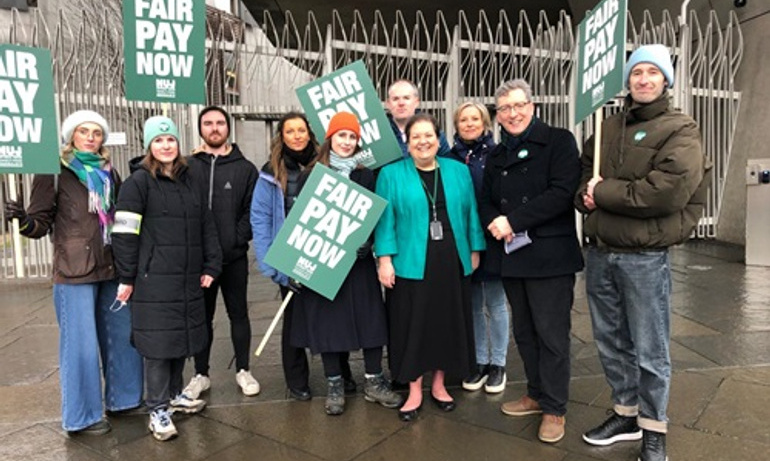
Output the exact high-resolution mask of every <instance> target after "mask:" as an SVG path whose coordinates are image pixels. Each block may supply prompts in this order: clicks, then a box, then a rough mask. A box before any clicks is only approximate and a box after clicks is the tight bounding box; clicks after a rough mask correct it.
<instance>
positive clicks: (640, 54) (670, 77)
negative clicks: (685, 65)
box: [623, 45, 674, 88]
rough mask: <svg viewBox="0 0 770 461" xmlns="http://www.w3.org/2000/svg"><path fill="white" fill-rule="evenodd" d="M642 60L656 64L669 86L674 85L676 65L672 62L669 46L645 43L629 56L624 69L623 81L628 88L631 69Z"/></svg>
mask: <svg viewBox="0 0 770 461" xmlns="http://www.w3.org/2000/svg"><path fill="white" fill-rule="evenodd" d="M640 62H648V63H650V64H654V65H655V66H656V67H657V68H658V69H660V71H661V72H663V76H664V77H666V82H668V87H669V88H673V87H674V66H673V65H672V64H671V55H669V54H668V48H666V46H665V45H644V46H640V47H639V48H637V49H636V50H635V51H634V52H633V53H631V57H630V58H628V62H627V63H626V67H625V69H623V82H624V84H625V85H626V88H628V76H629V75H630V74H631V69H633V68H634V66H635V65H637V64H639V63H640Z"/></svg>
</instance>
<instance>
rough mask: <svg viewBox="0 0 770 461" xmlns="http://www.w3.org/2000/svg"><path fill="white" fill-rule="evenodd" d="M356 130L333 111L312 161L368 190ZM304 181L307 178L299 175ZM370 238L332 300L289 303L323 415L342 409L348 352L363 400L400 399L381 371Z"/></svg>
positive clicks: (383, 325) (381, 336)
mask: <svg viewBox="0 0 770 461" xmlns="http://www.w3.org/2000/svg"><path fill="white" fill-rule="evenodd" d="M360 132H361V127H360V125H359V123H358V119H357V118H356V116H355V115H353V114H351V113H349V112H339V113H337V114H336V115H335V116H334V117H332V119H331V120H330V121H329V127H328V128H327V131H326V139H325V141H324V143H323V145H322V146H321V148H320V150H319V153H318V156H317V157H316V159H315V160H314V161H313V162H312V163H311V164H310V165H308V169H307V174H308V175H309V174H310V172H311V171H312V169H313V167H314V166H315V165H316V164H318V163H321V164H323V165H326V166H328V167H330V168H331V169H332V170H334V171H336V172H337V173H339V174H341V175H343V176H345V177H347V178H349V179H350V180H351V181H353V182H355V183H357V184H359V185H361V186H363V187H365V188H367V189H369V190H372V191H373V190H374V174H373V173H372V171H371V170H369V169H367V168H364V167H363V166H362V165H361V164H360V163H359V160H358V156H357V155H356V154H357V153H358V152H359V151H360V147H359V145H358V139H359V136H360ZM305 178H307V176H305ZM371 248H372V246H371V238H370V240H369V241H367V242H366V243H364V244H363V245H362V246H361V247H360V248H359V249H358V252H357V253H358V259H357V260H356V262H355V264H353V267H352V268H351V269H350V272H349V273H348V276H347V278H346V279H345V281H344V282H343V283H342V286H341V287H340V289H339V291H338V292H337V296H336V297H335V298H334V300H333V301H329V300H328V299H326V298H324V297H323V296H321V295H318V294H316V293H315V292H313V291H310V290H303V292H302V296H299V297H298V298H297V299H296V301H295V303H296V304H295V311H294V322H295V323H294V329H293V331H292V336H291V342H292V345H293V346H295V347H308V348H310V351H311V352H312V353H314V354H317V353H320V354H321V358H322V360H323V364H324V373H325V374H326V378H327V383H328V393H327V397H326V405H325V410H326V413H327V414H328V415H339V414H342V413H343V412H344V411H345V393H344V389H343V384H344V383H343V378H342V370H341V366H340V363H341V362H342V361H343V360H342V359H343V357H344V355H346V354H347V352H348V351H354V350H359V349H363V355H364V368H365V375H364V376H365V378H366V384H365V385H364V398H365V399H366V400H367V401H369V402H377V403H379V404H381V405H383V406H385V407H387V408H396V407H398V406H400V405H401V396H399V395H398V394H396V393H394V392H393V391H391V390H390V388H389V386H388V384H387V380H386V379H385V377H384V376H383V373H382V347H383V346H384V345H385V344H387V339H388V329H387V320H386V317H385V306H384V304H383V301H382V292H381V291H380V285H379V282H378V281H377V268H376V266H375V263H374V257H373V256H372V250H371Z"/></svg>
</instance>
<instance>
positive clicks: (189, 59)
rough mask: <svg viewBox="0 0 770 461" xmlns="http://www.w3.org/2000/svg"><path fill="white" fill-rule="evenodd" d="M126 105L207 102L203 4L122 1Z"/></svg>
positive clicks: (195, 1) (164, 0)
mask: <svg viewBox="0 0 770 461" xmlns="http://www.w3.org/2000/svg"><path fill="white" fill-rule="evenodd" d="M123 32H124V35H125V38H124V40H123V55H124V57H125V76H126V77H125V78H126V99H129V100H134V101H163V102H169V103H171V102H182V103H193V104H203V103H205V102H206V80H205V58H206V48H205V39H206V3H205V1H204V0H124V1H123Z"/></svg>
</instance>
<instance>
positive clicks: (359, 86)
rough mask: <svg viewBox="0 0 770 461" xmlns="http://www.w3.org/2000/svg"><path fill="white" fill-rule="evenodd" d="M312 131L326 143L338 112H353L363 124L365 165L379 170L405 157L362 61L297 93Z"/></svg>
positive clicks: (362, 147)
mask: <svg viewBox="0 0 770 461" xmlns="http://www.w3.org/2000/svg"><path fill="white" fill-rule="evenodd" d="M297 97H298V98H299V102H300V104H302V108H303V109H304V110H305V113H306V114H307V117H308V120H309V121H310V129H312V130H313V133H315V134H316V137H318V139H323V138H324V135H325V134H326V127H327V126H328V125H329V120H331V118H332V117H333V116H334V114H336V113H337V112H341V111H346V112H351V113H353V114H355V115H356V117H358V121H359V122H360V123H361V141H360V142H361V149H362V151H361V152H362V154H361V155H362V157H363V164H364V166H366V167H367V168H372V169H374V168H379V167H381V166H383V165H386V164H388V163H390V162H392V161H394V160H398V159H400V158H401V157H402V153H401V148H400V147H399V145H398V140H396V136H395V135H394V134H393V130H392V129H391V128H390V122H389V121H388V117H387V115H386V114H385V110H384V109H383V108H382V102H381V101H380V99H379V97H377V92H376V91H375V90H374V85H373V84H372V79H371V78H369V74H368V73H367V72H366V67H365V66H364V63H363V62H362V61H356V62H354V63H353V64H350V65H347V66H345V67H342V68H340V69H338V70H336V71H334V72H332V73H331V74H328V75H325V76H323V77H321V78H319V79H318V80H314V81H313V82H311V83H308V84H307V85H304V86H301V87H299V88H298V89H297Z"/></svg>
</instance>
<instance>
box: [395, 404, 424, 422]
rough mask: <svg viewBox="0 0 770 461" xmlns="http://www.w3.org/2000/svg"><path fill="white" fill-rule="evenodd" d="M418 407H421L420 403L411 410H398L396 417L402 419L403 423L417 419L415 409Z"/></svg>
mask: <svg viewBox="0 0 770 461" xmlns="http://www.w3.org/2000/svg"><path fill="white" fill-rule="evenodd" d="M420 408H422V404H420V406H419V407H417V408H415V409H413V410H409V411H401V410H398V419H400V420H401V421H403V422H405V423H408V422H412V421H414V420H415V419H417V411H418V410H419V409H420Z"/></svg>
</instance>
